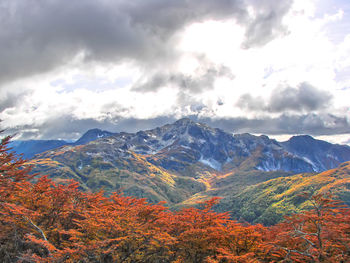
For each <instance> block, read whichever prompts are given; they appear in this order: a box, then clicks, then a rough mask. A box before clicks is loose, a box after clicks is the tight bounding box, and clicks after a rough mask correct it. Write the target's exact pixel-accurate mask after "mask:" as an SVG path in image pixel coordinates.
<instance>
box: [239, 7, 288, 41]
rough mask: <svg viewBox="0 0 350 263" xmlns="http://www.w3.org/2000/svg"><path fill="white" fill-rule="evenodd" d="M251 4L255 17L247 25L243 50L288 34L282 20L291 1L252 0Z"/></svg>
mask: <svg viewBox="0 0 350 263" xmlns="http://www.w3.org/2000/svg"><path fill="white" fill-rule="evenodd" d="M251 3H252V4H253V6H254V7H255V9H254V12H256V15H255V17H254V18H253V19H252V18H251V19H250V22H249V24H248V27H247V30H246V33H245V35H246V39H245V41H244V43H243V45H242V46H243V47H244V48H250V47H256V46H261V45H264V44H266V43H268V42H269V41H270V40H272V39H274V38H276V37H277V36H279V35H281V34H282V35H284V34H287V33H288V28H286V27H285V26H284V25H283V24H282V19H283V16H284V15H285V14H286V13H287V12H288V10H289V8H290V7H291V4H292V3H293V1H292V0H287V1H269V0H252V1H251Z"/></svg>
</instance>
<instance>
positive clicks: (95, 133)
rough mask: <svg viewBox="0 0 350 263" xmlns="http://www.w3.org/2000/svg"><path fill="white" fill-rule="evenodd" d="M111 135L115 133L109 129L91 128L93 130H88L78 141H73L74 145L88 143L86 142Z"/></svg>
mask: <svg viewBox="0 0 350 263" xmlns="http://www.w3.org/2000/svg"><path fill="white" fill-rule="evenodd" d="M111 135H113V133H112V132H109V131H103V130H100V129H91V130H88V131H87V132H86V133H84V134H83V136H81V137H80V138H79V139H78V140H77V141H76V142H74V143H73V145H82V144H86V143H89V142H92V141H95V140H97V139H100V138H105V137H108V136H111Z"/></svg>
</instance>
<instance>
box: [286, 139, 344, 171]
mask: <svg viewBox="0 0 350 263" xmlns="http://www.w3.org/2000/svg"><path fill="white" fill-rule="evenodd" d="M280 144H281V145H282V146H283V147H284V148H285V149H286V150H287V151H289V152H291V153H292V154H295V155H297V156H300V157H302V158H303V159H304V160H305V161H307V162H308V163H310V164H311V165H312V167H313V170H314V171H316V172H321V171H325V170H328V169H332V168H334V167H337V166H338V165H339V164H341V163H343V162H345V161H348V160H349V156H350V147H348V146H344V145H339V144H331V143H329V142H325V141H321V140H316V139H314V138H312V137H311V136H309V135H302V136H293V137H292V138H290V139H289V140H288V141H286V142H282V143H280Z"/></svg>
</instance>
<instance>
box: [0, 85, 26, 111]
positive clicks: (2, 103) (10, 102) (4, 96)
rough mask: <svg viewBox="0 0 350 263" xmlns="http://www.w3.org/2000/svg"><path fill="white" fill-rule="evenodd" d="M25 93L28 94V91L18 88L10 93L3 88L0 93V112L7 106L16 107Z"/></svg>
mask: <svg viewBox="0 0 350 263" xmlns="http://www.w3.org/2000/svg"><path fill="white" fill-rule="evenodd" d="M27 95H30V91H25V90H23V91H21V90H18V91H15V92H14V93H12V92H9V91H5V90H3V91H2V92H1V93H0V113H1V112H2V111H3V110H5V109H7V108H12V107H16V106H17V105H18V104H19V103H21V101H22V100H23V99H24V97H25V96H27Z"/></svg>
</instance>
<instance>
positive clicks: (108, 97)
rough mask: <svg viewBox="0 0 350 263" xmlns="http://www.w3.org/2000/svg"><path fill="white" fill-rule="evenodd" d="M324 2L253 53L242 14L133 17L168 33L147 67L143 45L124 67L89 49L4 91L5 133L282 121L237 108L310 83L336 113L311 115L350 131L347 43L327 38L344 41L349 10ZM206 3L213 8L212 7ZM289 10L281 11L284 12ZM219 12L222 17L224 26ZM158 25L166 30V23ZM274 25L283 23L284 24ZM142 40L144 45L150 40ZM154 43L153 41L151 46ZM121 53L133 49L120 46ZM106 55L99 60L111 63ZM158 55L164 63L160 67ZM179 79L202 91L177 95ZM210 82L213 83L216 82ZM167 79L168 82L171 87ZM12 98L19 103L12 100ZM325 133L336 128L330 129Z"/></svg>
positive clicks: (286, 23)
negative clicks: (166, 120) (66, 120)
mask: <svg viewBox="0 0 350 263" xmlns="http://www.w3.org/2000/svg"><path fill="white" fill-rule="evenodd" d="M155 2H156V1H155ZM248 2H249V3H251V8H250V9H248V18H249V19H251V20H254V19H253V18H254V17H255V18H257V17H258V16H259V15H261V14H260V13H259V12H258V10H259V9H257V6H259V3H258V2H256V3H255V2H254V1H248ZM325 2H327V1H326V0H319V1H316V0H295V1H294V2H293V5H292V6H291V8H290V9H289V11H288V12H287V14H286V15H284V16H283V15H282V16H283V19H281V21H280V24H281V25H279V26H278V28H277V29H276V30H277V31H278V32H280V34H277V35H274V33H271V34H272V35H273V37H274V39H273V37H272V36H269V37H268V38H267V39H263V37H262V36H260V37H261V38H262V39H263V40H262V41H263V42H261V43H264V44H261V43H260V42H259V41H258V40H256V41H257V42H259V43H260V44H259V45H252V47H251V48H244V45H245V44H246V42H247V36H246V32H247V27H249V26H251V24H249V22H247V21H248V20H249V19H248V18H246V19H247V21H246V20H244V22H242V21H243V18H242V21H239V20H238V18H237V17H239V15H236V14H235V16H234V17H232V16H229V15H227V14H226V13H225V12H224V11H222V10H221V9H218V10H219V11H218V12H217V13H215V15H213V16H208V17H207V16H204V15H198V16H199V17H200V19H198V20H196V19H189V20H186V21H187V22H186V23H184V22H181V21H173V22H174V23H175V22H176V23H175V24H174V25H172V24H167V25H163V27H160V25H158V24H157V23H156V22H157V19H155V20H154V21H153V20H152V19H153V18H151V17H149V16H147V17H144V16H142V14H141V13H140V14H137V16H135V17H137V18H138V19H141V22H142V19H146V21H145V22H147V23H148V24H147V26H149V28H148V27H147V28H148V30H149V31H147V30H146V31H147V32H156V31H157V30H160V31H161V32H162V34H161V35H159V38H160V39H157V41H158V42H157V43H158V44H157V45H155V46H152V45H149V44H150V43H148V44H147V45H145V48H146V49H145V50H144V51H145V52H147V59H145V58H143V59H144V60H147V63H146V62H145V61H142V59H141V58H137V52H141V51H142V50H143V49H142V48H141V46H142V43H139V45H140V46H138V48H135V49H134V50H135V54H131V53H132V52H131V51H130V50H132V48H133V47H130V50H127V51H125V50H123V51H120V52H121V54H124V53H125V54H127V56H126V55H125V59H120V60H113V59H112V58H111V59H109V58H108V57H104V59H103V60H98V59H95V60H94V59H88V58H89V56H91V54H89V52H88V51H86V49H85V51H84V49H83V50H81V49H79V52H78V53H76V54H75V55H74V56H72V58H71V59H66V57H65V60H64V63H62V64H59V65H58V66H56V67H50V70H49V71H47V72H45V73H42V72H41V73H37V74H35V75H26V77H21V78H20V79H15V80H13V81H12V82H8V83H6V84H3V86H2V88H1V90H0V98H1V99H2V101H1V99H0V101H1V103H4V105H5V104H6V105H7V106H6V107H5V109H3V110H2V111H0V119H2V120H3V122H2V126H4V128H14V129H17V130H18V131H20V130H21V129H24V128H23V127H26V129H27V130H28V131H31V132H33V133H34V132H36V133H40V131H38V130H37V128H36V127H40V126H42V125H45V123H48V122H49V121H52V120H54V119H55V118H57V117H59V116H66V115H68V114H69V115H71V116H72V118H73V119H76V120H81V119H95V120H97V121H100V122H103V121H110V122H113V121H115V119H116V118H136V119H148V118H157V117H161V116H175V117H177V118H179V117H182V116H185V115H197V116H199V117H202V118H205V117H210V118H214V119H220V118H247V119H249V120H254V119H259V120H264V119H265V118H278V117H279V116H282V114H284V113H285V112H267V111H261V109H260V110H259V109H258V108H257V109H256V110H255V111H249V112H247V111H246V110H244V109H242V108H239V107H237V101H238V100H239V98H240V97H241V96H242V95H244V94H251V95H252V96H253V97H255V98H261V99H262V100H265V101H268V99H269V98H270V97H271V93H272V92H274V91H275V90H276V88H279V87H297V86H298V85H300V83H304V82H307V83H309V84H310V85H312V86H313V87H315V88H317V89H319V90H323V91H328V92H330V93H331V94H332V95H333V106H329V107H328V108H326V109H315V110H310V114H314V113H315V114H326V113H331V114H334V115H336V116H340V117H344V118H347V120H348V122H349V123H350V120H349V117H348V116H350V114H349V113H350V110H349V107H350V103H349V101H348V98H349V97H350V89H349V87H350V77H349V72H350V59H349V58H350V34H348V31H347V30H346V29H343V30H342V34H343V38H342V39H341V40H340V41H339V38H338V40H337V41H334V38H333V35H331V33H330V32H332V30H331V29H332V28H333V29H334V30H337V32H338V33H337V34H338V36H339V34H340V33H339V32H340V31H339V30H340V29H339V28H338V27H339V26H340V25H343V24H344V21H347V20H349V19H350V18H349V13H348V11H347V9H345V8H344V10H343V9H341V8H337V9H335V10H331V11H330V12H328V11H327V12H324V11H323V12H320V5H324V6H326V4H325ZM206 3H207V4H206V6H205V7H206V8H208V6H207V5H210V3H209V2H206ZM264 3H265V2H264ZM266 3H269V4H268V5H267V4H266V6H267V7H266V10H265V9H264V11H266V12H267V14H269V11H270V9H271V8H272V7H271V6H273V1H271V2H269V1H266ZM327 5H329V2H327ZM269 8H270V9H269ZM285 9H286V8H284V9H283V8H282V7H281V10H285ZM321 9H322V10H328V9H325V8H324V7H322V8H321ZM167 10H168V9H167ZM169 10H170V9H169ZM169 10H168V11H169ZM220 10H221V11H220ZM129 11H130V10H129ZM134 11H135V10H134ZM130 12H131V11H130ZM221 12H223V13H225V15H223V14H222V19H220V15H221ZM131 13H132V12H131ZM108 14H109V13H108ZM249 14H250V15H249ZM135 17H133V18H135ZM123 19H124V18H123ZM147 19H150V20H147ZM159 19H162V21H163V20H164V19H165V20H166V17H160V18H159ZM174 19H175V18H174ZM151 20H152V21H151ZM274 21H275V20H274ZM276 21H277V22H276ZM276 21H275V23H276V24H279V20H278V19H277V20H276ZM134 22H135V23H136V24H137V23H140V21H136V20H135V21H134ZM265 22H266V21H265ZM264 25H265V24H264ZM101 26H103V23H101ZM172 26H173V27H174V28H175V29H174V28H172ZM182 26H184V27H182ZM265 26H266V25H265ZM137 28H138V30H141V28H140V27H137ZM282 28H287V29H288V31H285V30H284V29H283V30H282ZM152 30H153V31H152ZM142 32H143V31H142ZM61 33H62V32H61ZM123 33H125V32H123ZM125 34H126V33H125ZM126 35H128V34H126ZM169 35H171V36H169ZM128 36H130V35H128ZM41 37H43V36H41ZM143 37H145V36H143ZM256 37H259V36H256ZM84 39H85V38H84ZM134 40H135V39H134ZM140 40H142V41H147V39H146V38H145V39H143V38H142V39H140ZM118 41H121V40H120V39H118ZM152 41H156V40H155V39H154V38H152ZM152 41H151V42H152ZM162 41H164V43H163V42H162ZM170 42H171V43H170ZM152 43H153V42H152ZM94 44H96V45H97V43H94ZM102 44H103V43H102ZM119 44H120V45H121V47H122V48H125V49H127V45H126V44H125V43H124V42H118V45H119ZM158 45H159V46H162V47H163V48H168V49H172V50H171V52H170V51H169V52H170V53H171V55H169V52H168V53H166V52H165V53H158V52H155V50H153V51H152V50H151V49H152V48H153V49H157V48H158ZM102 46H103V45H102ZM61 48H62V47H60V48H59V50H61ZM93 48H96V50H95V49H94V51H96V54H97V53H98V54H99V53H100V52H99V51H98V47H97V46H94V45H93ZM108 48H109V51H108V52H110V53H111V56H112V53H113V48H114V47H113V46H112V45H108ZM140 50H141V51H140ZM108 52H107V53H108ZM118 52H119V51H118ZM118 52H117V53H118ZM49 53H50V52H49ZM102 53H103V52H102ZM107 53H106V54H105V53H103V54H104V55H106V56H107V55H108V54H107ZM50 54H51V53H50ZM96 54H95V55H96ZM113 54H114V53H113ZM118 54H119V53H118ZM161 54H164V57H159V58H158V57H157V56H158V55H161ZM168 55H169V56H168ZM121 56H122V55H121ZM126 57H127V58H126ZM149 61H152V63H149ZM220 68H224V69H229V70H230V74H232V76H230V74H228V73H227V74H226V73H224V74H221V73H220V70H218V69H220ZM213 70H214V73H213ZM215 70H217V71H215ZM208 72H209V73H208ZM16 74H17V73H16ZM157 75H159V76H164V75H166V76H168V78H164V79H165V80H162V82H161V86H160V87H157V88H155V87H150V88H149V90H148V91H147V92H146V91H142V90H141V91H140V90H139V91H137V90H135V86H137V85H139V84H140V83H143V82H147V81H150V80H152V77H153V76H157ZM208 75H209V78H208ZM169 76H170V77H169ZM181 76H183V77H184V78H185V80H186V81H187V82H189V83H192V84H193V85H196V87H195V88H193V89H192V90H191V89H190V88H189V89H185V88H184V87H183V86H181ZM212 76H214V77H215V79H213V80H212V78H213V77H212ZM206 77H207V79H206ZM174 78H175V81H174ZM167 79H168V80H169V79H170V81H169V82H166V80H167ZM203 79H204V80H208V79H209V80H210V81H208V82H212V83H210V85H208V86H209V87H206V88H205V87H201V86H200V85H202V84H203ZM191 81H192V82H191ZM198 86H200V87H198ZM203 86H204V84H203ZM11 94H12V96H11ZM13 96H17V97H18V98H19V99H20V101H17V102H16V101H14V99H13ZM0 110H1V107H0ZM303 114H306V113H305V112H303ZM325 122H326V120H325ZM325 124H326V125H329V126H330V127H332V124H331V123H329V124H327V123H325ZM256 132H259V131H256ZM38 136H40V135H38Z"/></svg>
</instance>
